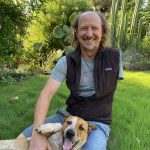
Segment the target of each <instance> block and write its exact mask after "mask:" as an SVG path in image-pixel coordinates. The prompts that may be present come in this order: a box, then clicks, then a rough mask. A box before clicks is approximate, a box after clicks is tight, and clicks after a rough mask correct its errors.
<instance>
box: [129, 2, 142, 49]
mask: <svg viewBox="0 0 150 150" xmlns="http://www.w3.org/2000/svg"><path fill="white" fill-rule="evenodd" d="M140 5H141V0H136V1H135V8H134V13H133V17H132V23H131V28H130V39H129V46H131V45H132V43H133V37H134V33H135V29H136V25H137V19H138V12H139V9H140Z"/></svg>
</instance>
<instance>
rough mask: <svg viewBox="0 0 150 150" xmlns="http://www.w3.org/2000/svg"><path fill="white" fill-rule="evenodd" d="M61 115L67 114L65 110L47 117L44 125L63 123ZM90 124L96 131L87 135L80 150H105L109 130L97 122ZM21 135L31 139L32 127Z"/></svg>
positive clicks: (106, 126)
mask: <svg viewBox="0 0 150 150" xmlns="http://www.w3.org/2000/svg"><path fill="white" fill-rule="evenodd" d="M63 113H64V114H65V113H67V114H68V112H66V111H65V110H64V111H63V110H60V112H59V111H58V112H57V113H56V114H55V115H53V116H50V117H47V118H46V120H45V123H49V122H51V123H58V122H59V123H63V121H64V116H63ZM89 123H91V124H96V126H97V129H96V130H92V131H91V132H90V133H89V135H88V139H87V142H86V143H85V145H84V146H83V148H82V150H106V146H107V139H108V136H109V132H110V128H109V126H108V125H106V124H103V123H99V122H93V121H89ZM23 134H24V136H25V137H31V134H32V126H30V127H28V128H26V129H25V130H24V131H23Z"/></svg>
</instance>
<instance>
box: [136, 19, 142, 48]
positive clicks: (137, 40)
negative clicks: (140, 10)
mask: <svg viewBox="0 0 150 150" xmlns="http://www.w3.org/2000/svg"><path fill="white" fill-rule="evenodd" d="M141 32H142V19H141V18H140V20H139V23H138V31H137V33H138V34H137V39H136V49H137V50H139V48H140V43H141Z"/></svg>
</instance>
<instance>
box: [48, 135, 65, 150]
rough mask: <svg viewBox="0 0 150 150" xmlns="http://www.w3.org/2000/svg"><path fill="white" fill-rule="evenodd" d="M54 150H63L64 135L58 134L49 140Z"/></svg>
mask: <svg viewBox="0 0 150 150" xmlns="http://www.w3.org/2000/svg"><path fill="white" fill-rule="evenodd" d="M48 141H49V143H50V145H51V149H52V150H62V147H63V146H62V143H63V137H62V133H61V132H58V133H56V134H54V135H52V136H50V137H49V138H48Z"/></svg>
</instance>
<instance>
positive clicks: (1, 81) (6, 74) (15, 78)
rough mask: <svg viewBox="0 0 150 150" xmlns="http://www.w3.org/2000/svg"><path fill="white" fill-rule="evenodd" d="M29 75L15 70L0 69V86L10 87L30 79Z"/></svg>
mask: <svg viewBox="0 0 150 150" xmlns="http://www.w3.org/2000/svg"><path fill="white" fill-rule="evenodd" d="M31 75H33V74H31V73H29V72H28V73H27V72H18V71H17V70H15V69H13V70H12V69H8V68H5V67H3V68H0V85H8V84H9V85H12V84H16V83H18V82H20V81H22V80H25V79H27V78H28V77H30V76H31Z"/></svg>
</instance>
